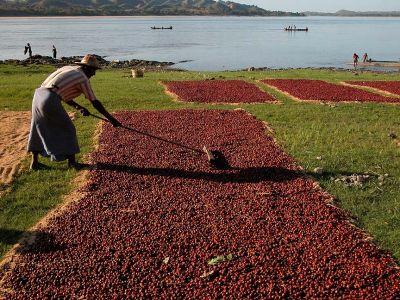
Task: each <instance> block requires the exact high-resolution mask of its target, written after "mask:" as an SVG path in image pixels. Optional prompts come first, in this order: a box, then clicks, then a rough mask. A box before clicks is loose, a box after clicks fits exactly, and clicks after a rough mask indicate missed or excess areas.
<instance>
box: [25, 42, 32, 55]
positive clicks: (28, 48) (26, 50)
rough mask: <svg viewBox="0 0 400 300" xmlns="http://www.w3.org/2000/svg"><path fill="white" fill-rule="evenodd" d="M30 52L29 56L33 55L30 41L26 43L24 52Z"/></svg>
mask: <svg viewBox="0 0 400 300" xmlns="http://www.w3.org/2000/svg"><path fill="white" fill-rule="evenodd" d="M26 53H28V55H29V58H31V57H32V47H31V45H30V44H29V43H27V44H26V46H25V50H24V54H26Z"/></svg>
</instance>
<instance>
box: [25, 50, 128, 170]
mask: <svg viewBox="0 0 400 300" xmlns="http://www.w3.org/2000/svg"><path fill="white" fill-rule="evenodd" d="M76 64H77V65H76V66H65V67H62V68H60V69H58V70H56V71H55V72H53V73H52V74H50V75H49V77H47V79H46V80H45V81H44V82H43V83H42V85H41V87H40V88H38V89H36V90H35V94H34V96H33V101H32V122H31V131H30V134H29V140H28V147H27V149H28V152H31V153H32V162H31V169H32V170H35V169H39V168H40V163H39V161H38V156H39V154H41V155H43V156H47V157H50V158H51V160H55V161H62V160H66V159H67V160H68V166H69V167H70V168H75V169H81V168H82V167H83V165H82V164H79V163H77V162H76V161H75V154H76V153H79V145H78V139H77V136H76V130H75V126H74V125H73V123H72V121H71V119H70V118H69V116H68V114H67V112H66V111H65V109H64V107H63V106H62V104H61V101H64V102H65V103H67V104H68V105H70V106H72V107H74V108H75V109H77V110H79V111H80V113H81V114H82V115H83V116H88V115H90V113H89V111H88V110H87V109H86V108H84V107H82V106H80V105H79V104H78V103H76V102H75V101H74V99H75V98H76V97H78V96H79V95H81V94H84V96H85V97H86V98H87V99H88V100H89V101H90V102H91V103H92V105H93V107H94V108H96V109H97V111H98V112H100V113H101V114H102V115H103V116H105V117H106V118H107V119H108V120H109V121H110V122H111V124H112V125H113V126H115V127H116V126H121V123H120V122H119V121H118V120H117V119H115V118H114V117H113V116H112V115H111V114H109V113H108V111H107V110H106V109H105V108H104V106H103V105H102V104H101V102H100V101H99V100H98V99H97V98H96V96H95V95H94V93H93V90H92V87H91V85H90V82H89V78H90V77H92V76H93V75H95V74H96V70H97V69H100V66H99V63H98V61H97V59H96V57H95V56H94V55H91V54H87V55H86V56H85V57H83V59H82V60H81V61H80V62H77V63H76Z"/></svg>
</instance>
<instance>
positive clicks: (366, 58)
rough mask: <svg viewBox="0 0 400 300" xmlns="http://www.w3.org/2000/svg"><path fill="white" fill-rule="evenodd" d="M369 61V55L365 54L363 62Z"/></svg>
mask: <svg viewBox="0 0 400 300" xmlns="http://www.w3.org/2000/svg"><path fill="white" fill-rule="evenodd" d="M367 60H368V54H367V53H364V55H363V62H366V61H367Z"/></svg>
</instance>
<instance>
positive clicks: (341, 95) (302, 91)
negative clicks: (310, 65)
mask: <svg viewBox="0 0 400 300" xmlns="http://www.w3.org/2000/svg"><path fill="white" fill-rule="evenodd" d="M261 82H263V83H265V84H267V85H269V86H272V87H274V88H277V89H279V90H281V91H283V92H286V93H289V94H290V95H291V96H293V97H296V98H298V99H301V100H312V101H327V102H352V101H357V102H383V103H400V99H399V98H394V97H389V96H388V97H386V96H382V95H379V94H376V93H371V92H368V91H364V90H361V89H357V88H353V87H350V86H344V85H339V84H334V83H329V82H326V81H322V80H309V79H264V80H261Z"/></svg>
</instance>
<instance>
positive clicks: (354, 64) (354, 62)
mask: <svg viewBox="0 0 400 300" xmlns="http://www.w3.org/2000/svg"><path fill="white" fill-rule="evenodd" d="M358 58H359V56H358V55H357V53H354V54H353V66H354V69H357V64H358Z"/></svg>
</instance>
